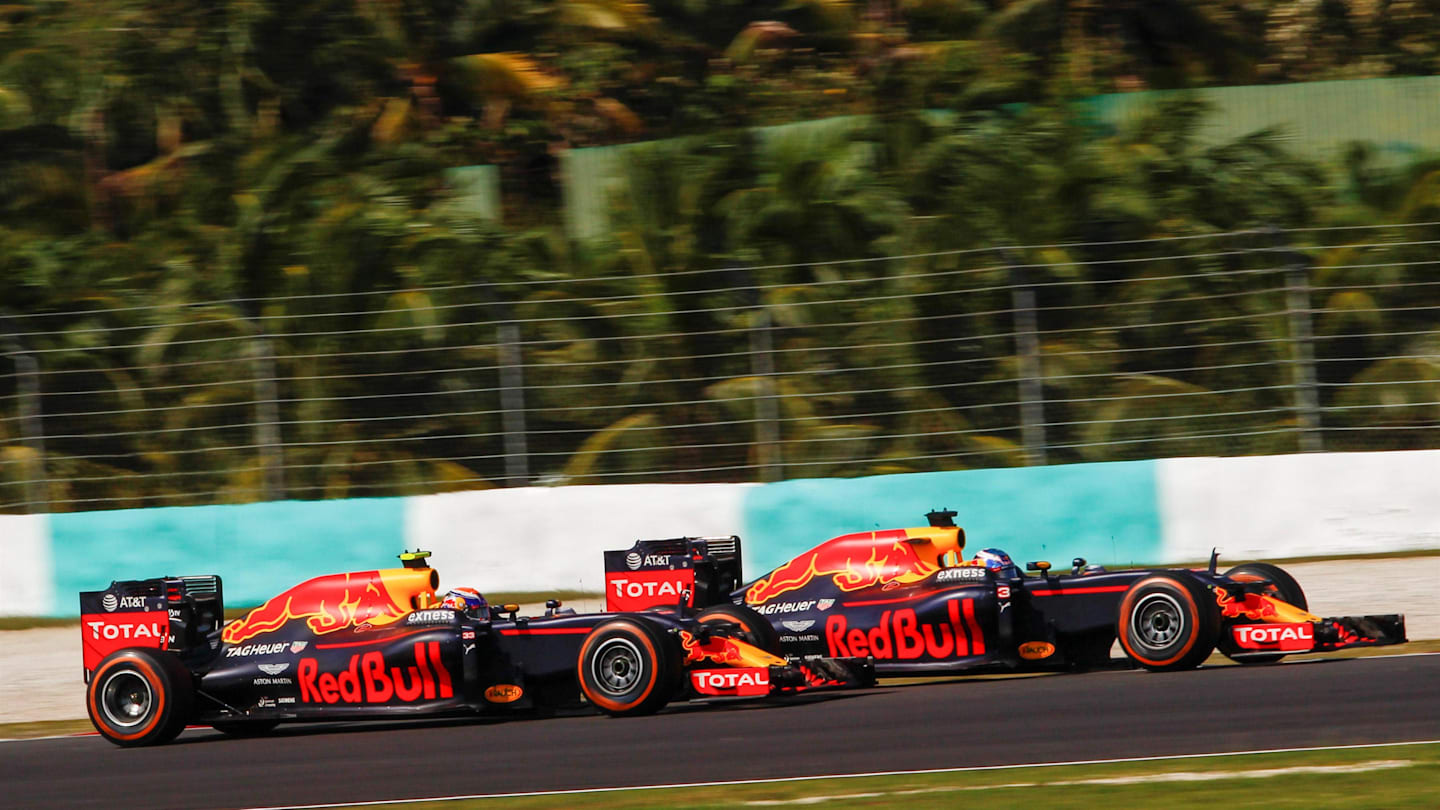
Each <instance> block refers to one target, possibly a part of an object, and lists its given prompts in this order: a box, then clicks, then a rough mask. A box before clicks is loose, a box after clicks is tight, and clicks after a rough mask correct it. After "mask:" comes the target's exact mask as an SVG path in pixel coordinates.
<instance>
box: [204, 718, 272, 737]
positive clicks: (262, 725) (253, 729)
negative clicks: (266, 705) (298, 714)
mask: <svg viewBox="0 0 1440 810" xmlns="http://www.w3.org/2000/svg"><path fill="white" fill-rule="evenodd" d="M278 725H280V721H279V720H228V721H221V722H218V723H211V724H210V727H211V728H213V729H215V730H216V731H218V732H220V733H221V734H224V735H226V736H229V737H263V736H264V735H266V734H269V733H270V732H272V731H274V730H275V727H276V726H278Z"/></svg>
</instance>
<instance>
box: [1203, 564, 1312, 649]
mask: <svg viewBox="0 0 1440 810" xmlns="http://www.w3.org/2000/svg"><path fill="white" fill-rule="evenodd" d="M1225 576H1226V577H1229V578H1230V579H1233V580H1235V581H1236V582H1258V581H1260V580H1268V581H1269V583H1270V584H1269V585H1267V586H1265V588H1264V590H1262V591H1261V593H1263V594H1265V595H1266V596H1269V597H1272V598H1274V599H1279V600H1280V601H1281V602H1288V603H1289V604H1292V605H1294V606H1295V607H1298V608H1300V609H1301V610H1309V608H1310V604H1309V602H1307V601H1306V599H1305V591H1304V589H1302V588H1301V587H1300V583H1298V582H1296V581H1295V578H1294V577H1292V576H1290V574H1289V573H1288V572H1287V571H1286V570H1285V569H1283V568H1281V567H1280V566H1278V565H1271V564H1270V563H1262V562H1249V563H1242V564H1240V565H1237V566H1235V567H1234V568H1231V569H1230V570H1229V571H1226V572H1225ZM1220 652H1222V653H1225V656H1226V657H1227V658H1229V659H1230V660H1232V661H1234V662H1236V663H1237V664H1273V663H1275V662H1276V661H1279V660H1280V659H1281V658H1284V657H1285V654H1284V653H1266V654H1261V655H1255V654H1248V655H1247V654H1245V651H1244V650H1242V649H1240V648H1239V647H1237V646H1235V643H1234V641H1232V640H1231V638H1230V631H1229V630H1226V631H1225V632H1224V633H1222V634H1221V636H1220Z"/></svg>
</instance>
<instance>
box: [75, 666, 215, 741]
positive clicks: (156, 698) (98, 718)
mask: <svg viewBox="0 0 1440 810" xmlns="http://www.w3.org/2000/svg"><path fill="white" fill-rule="evenodd" d="M194 700H195V688H194V684H193V681H192V679H191V676H190V672H189V671H188V670H186V669H185V666H184V665H183V664H181V663H180V659H178V658H176V657H175V656H173V655H171V654H169V653H166V652H162V651H160V650H152V649H129V650H117V651H115V652H113V653H111V654H109V655H107V656H105V658H104V660H102V661H101V662H100V665H99V666H97V667H96V668H95V672H94V673H93V674H92V675H91V678H90V685H89V686H88V687H86V690H85V708H86V711H87V712H88V713H89V714H90V722H91V723H93V724H94V725H95V730H96V731H98V732H100V734H101V736H103V737H104V738H105V739H107V740H109V741H110V742H112V743H115V744H116V745H121V746H125V747H134V746H141V745H160V744H162V743H167V742H170V741H171V740H173V739H175V738H176V737H177V736H178V735H179V734H180V732H181V731H183V730H184V729H185V723H186V722H187V721H188V720H189V719H190V713H191V709H192V708H193V706H194Z"/></svg>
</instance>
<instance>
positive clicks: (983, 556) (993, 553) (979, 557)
mask: <svg viewBox="0 0 1440 810" xmlns="http://www.w3.org/2000/svg"><path fill="white" fill-rule="evenodd" d="M975 562H976V563H977V564H983V565H984V566H985V567H986V568H988V569H990V570H991V571H995V572H996V573H1009V572H1011V571H1013V570H1015V563H1014V562H1013V561H1011V559H1010V555H1009V554H1006V553H1005V552H1003V551H1001V550H1000V549H998V548H985V549H981V550H980V551H977V552H975Z"/></svg>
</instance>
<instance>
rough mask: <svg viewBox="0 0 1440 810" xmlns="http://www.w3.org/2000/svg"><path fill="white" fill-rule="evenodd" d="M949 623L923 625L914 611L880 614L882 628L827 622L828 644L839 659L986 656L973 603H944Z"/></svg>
mask: <svg viewBox="0 0 1440 810" xmlns="http://www.w3.org/2000/svg"><path fill="white" fill-rule="evenodd" d="M945 607H946V610H947V613H948V614H949V615H948V617H947V618H948V619H949V621H946V622H941V623H937V624H930V623H929V622H921V621H920V619H919V617H918V616H917V615H916V614H915V611H914V609H912V608H904V609H902V610H896V611H889V610H887V611H885V612H884V613H881V614H880V626H878V627H874V628H871V629H869V630H868V631H867V630H863V629H861V628H859V627H850V626H849V625H848V623H847V622H846V619H845V616H844V615H835V616H831V617H830V618H828V619H826V620H825V642H826V644H827V645H828V646H829V648H830V655H831V656H832V657H838V658H849V657H851V656H855V657H861V658H863V657H865V656H867V655H869V656H874V657H875V658H876V659H877V660H882V661H883V660H893V659H899V660H910V659H916V658H926V657H928V658H948V657H950V656H952V655H954V656H967V655H984V654H985V634H984V633H983V632H982V631H981V629H980V624H979V622H977V621H976V619H975V601H974V600H973V599H963V600H961V599H951V600H950V601H948V602H946V603H945Z"/></svg>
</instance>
